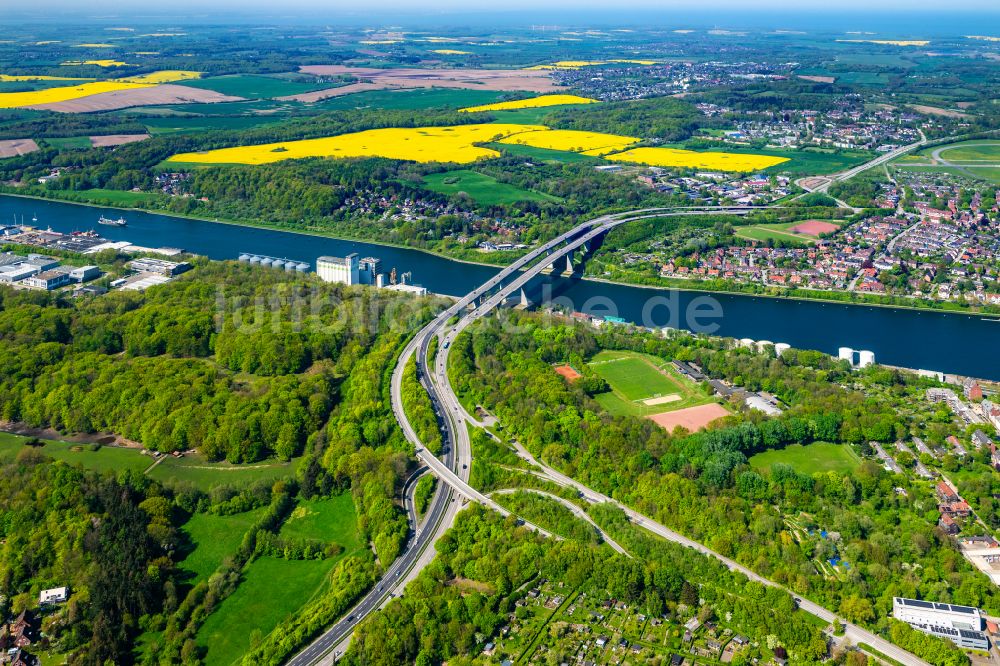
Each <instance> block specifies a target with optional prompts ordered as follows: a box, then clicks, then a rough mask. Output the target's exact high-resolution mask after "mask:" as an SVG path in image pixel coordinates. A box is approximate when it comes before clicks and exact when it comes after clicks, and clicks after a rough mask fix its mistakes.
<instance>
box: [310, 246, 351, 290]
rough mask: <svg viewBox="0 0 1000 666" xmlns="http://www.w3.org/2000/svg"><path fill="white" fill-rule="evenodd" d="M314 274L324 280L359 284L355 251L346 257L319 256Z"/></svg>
mask: <svg viewBox="0 0 1000 666" xmlns="http://www.w3.org/2000/svg"><path fill="white" fill-rule="evenodd" d="M316 274H317V275H319V277H320V279H321V280H323V281H324V282H338V283H340V284H360V283H361V282H360V280H361V277H360V272H359V261H358V255H357V253H352V254H349V255H347V256H346V257H320V258H319V259H317V260H316Z"/></svg>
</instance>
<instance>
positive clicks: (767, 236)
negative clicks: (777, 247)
mask: <svg viewBox="0 0 1000 666" xmlns="http://www.w3.org/2000/svg"><path fill="white" fill-rule="evenodd" d="M793 226H795V224H787V225H786V224H755V225H753V226H749V227H736V228H735V229H734V234H735V235H736V236H737V237H739V238H746V239H747V240H757V241H767V240H780V241H784V242H785V243H791V244H793V245H812V244H813V243H815V242H816V241H815V240H814V239H812V238H810V237H809V236H803V235H800V234H793V233H791V232H790V231H786V229H788V228H790V227H793ZM782 227H784V228H782Z"/></svg>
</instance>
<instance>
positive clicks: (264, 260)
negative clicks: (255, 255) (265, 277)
mask: <svg viewBox="0 0 1000 666" xmlns="http://www.w3.org/2000/svg"><path fill="white" fill-rule="evenodd" d="M260 265H261V266H270V265H271V257H261V258H260Z"/></svg>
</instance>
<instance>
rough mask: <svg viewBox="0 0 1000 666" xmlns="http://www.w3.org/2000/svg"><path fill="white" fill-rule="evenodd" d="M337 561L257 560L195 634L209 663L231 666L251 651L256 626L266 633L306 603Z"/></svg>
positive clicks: (206, 661) (320, 586)
mask: <svg viewBox="0 0 1000 666" xmlns="http://www.w3.org/2000/svg"><path fill="white" fill-rule="evenodd" d="M334 565H335V562H334V560H298V561H294V560H280V559H277V558H274V557H262V558H260V559H258V560H255V561H254V562H253V563H252V564H251V565H250V566H249V567H247V568H246V570H245V571H244V572H243V579H242V581H241V582H240V585H239V587H238V588H236V591H235V592H233V593H232V594H231V595H230V596H228V597H227V598H226V599H225V600H224V601H223V602H222V603H221V604H220V605H219V607H218V608H217V609H216V610H215V612H214V613H212V614H211V615H209V616H208V618H207V619H206V620H205V624H203V625H202V627H201V629H200V630H199V631H198V634H197V636H196V637H195V640H196V641H197V643H198V645H199V646H201V647H202V648H204V649H205V650H206V653H205V659H204V663H205V664H206V666H231V664H232V663H233V662H235V661H236V660H237V659H239V658H240V656H241V655H243V654H244V653H245V652H246V651H247V650H248V649H249V647H250V634H251V633H252V632H253V631H254V630H257V631H259V632H260V633H261V634H262V635H264V636H266V635H267V634H268V633H270V632H271V630H273V629H274V628H275V627H277V626H278V624H279V623H281V622H282V621H284V620H285V618H287V617H288V616H289V615H290V614H292V613H294V612H295V611H297V610H298V609H299V608H301V607H302V606H303V605H305V604H306V603H307V602H308V601H309V600H310V599H311V598H312V597H313V596H314V595H315V594H316V593H317V592H319V591H320V590H321V589H322V586H323V585H324V582H325V578H326V576H327V574H328V573H329V572H330V571H331V570H332V569H333V567H334Z"/></svg>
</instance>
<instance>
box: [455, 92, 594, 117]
mask: <svg viewBox="0 0 1000 666" xmlns="http://www.w3.org/2000/svg"><path fill="white" fill-rule="evenodd" d="M596 102H597V100H596V99H590V98H589V97H580V96H578V95H542V96H540V97H531V98H529V99H517V100H514V101H513V102H497V103H496V104H483V105H482V106H470V107H467V108H465V109H459V111H460V112H464V113H475V112H477V111H509V110H510V109H535V108H539V107H543V106H559V105H560V104H594V103H596Z"/></svg>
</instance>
